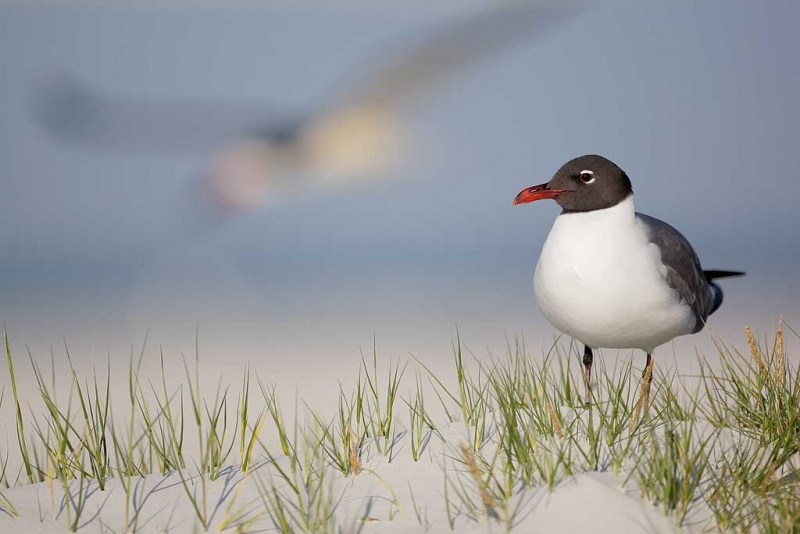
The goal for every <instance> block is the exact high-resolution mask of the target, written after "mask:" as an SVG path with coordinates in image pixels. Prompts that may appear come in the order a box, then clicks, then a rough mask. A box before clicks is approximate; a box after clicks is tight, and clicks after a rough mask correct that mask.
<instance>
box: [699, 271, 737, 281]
mask: <svg viewBox="0 0 800 534" xmlns="http://www.w3.org/2000/svg"><path fill="white" fill-rule="evenodd" d="M703 275H704V276H705V277H706V280H715V279H717V278H733V277H734V276H744V275H745V273H744V272H743V271H719V270H711V271H703Z"/></svg>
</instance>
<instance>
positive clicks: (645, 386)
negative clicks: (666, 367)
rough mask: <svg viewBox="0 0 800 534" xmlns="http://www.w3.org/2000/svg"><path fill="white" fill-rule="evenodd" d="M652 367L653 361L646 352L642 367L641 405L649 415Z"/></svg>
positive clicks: (650, 355) (651, 356)
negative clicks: (645, 359)
mask: <svg viewBox="0 0 800 534" xmlns="http://www.w3.org/2000/svg"><path fill="white" fill-rule="evenodd" d="M654 365H655V360H653V355H652V354H650V353H649V352H648V353H647V363H646V364H645V366H644V371H642V392H643V393H644V395H643V404H644V409H645V414H649V410H650V384H651V383H652V382H653V366H654Z"/></svg>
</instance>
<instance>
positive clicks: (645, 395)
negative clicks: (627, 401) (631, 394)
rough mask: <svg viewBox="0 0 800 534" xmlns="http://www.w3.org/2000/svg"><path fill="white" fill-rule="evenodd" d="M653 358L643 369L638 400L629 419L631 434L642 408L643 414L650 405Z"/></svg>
mask: <svg viewBox="0 0 800 534" xmlns="http://www.w3.org/2000/svg"><path fill="white" fill-rule="evenodd" d="M655 361H656V359H655V358H650V363H648V365H647V367H645V369H644V375H643V376H642V387H641V389H640V390H639V399H638V400H637V401H636V407H634V409H633V417H631V422H630V427H629V429H628V431H629V432H631V433H633V430H634V429H635V428H636V424H637V423H638V422H639V415H640V414H641V413H642V408H644V410H645V412H647V410H648V409H649V406H648V405H649V404H650V378H651V377H652V376H653V367H654V366H655Z"/></svg>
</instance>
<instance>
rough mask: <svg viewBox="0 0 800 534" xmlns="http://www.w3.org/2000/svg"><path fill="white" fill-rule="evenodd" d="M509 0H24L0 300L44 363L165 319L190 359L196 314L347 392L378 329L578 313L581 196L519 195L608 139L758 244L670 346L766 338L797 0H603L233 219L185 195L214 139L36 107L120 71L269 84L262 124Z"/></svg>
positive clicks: (90, 354) (777, 281)
mask: <svg viewBox="0 0 800 534" xmlns="http://www.w3.org/2000/svg"><path fill="white" fill-rule="evenodd" d="M487 5H488V3H487V2H481V1H477V0H469V1H458V2H437V3H435V4H433V5H432V4H431V3H430V2H417V1H411V2H403V3H402V4H400V3H396V2H381V3H378V4H375V3H372V2H348V3H343V4H337V5H336V6H333V5H329V4H327V3H322V2H300V3H297V2H289V1H276V2H270V3H256V2H239V1H234V2H230V3H226V4H225V6H223V5H221V4H216V3H210V2H201V3H200V4H195V3H188V2H172V3H160V2H159V3H157V2H145V3H143V4H141V3H137V4H136V5H134V4H133V3H128V2H121V1H120V2H112V3H110V4H101V3H95V2H76V3H72V4H66V3H64V4H62V3H57V2H42V3H39V2H11V3H7V4H4V5H2V6H0V72H1V73H2V75H0V228H1V229H2V231H0V319H1V320H3V321H4V323H5V328H6V330H7V332H8V335H9V339H10V347H11V351H12V353H13V354H15V355H16V356H18V357H19V358H20V359H21V362H22V363H21V364H20V365H21V367H22V369H21V370H20V371H19V373H20V377H21V378H20V380H31V379H32V374H31V373H30V370H29V369H25V365H24V363H25V359H26V358H27V351H28V350H29V351H30V353H31V355H32V356H33V357H34V358H35V359H36V360H37V361H41V362H45V363H48V362H49V361H50V359H51V353H52V355H53V361H54V362H55V366H56V368H57V369H66V352H65V345H66V346H67V347H68V348H69V352H70V355H71V357H72V358H73V361H74V364H75V366H76V367H77V368H78V369H79V370H81V371H86V372H91V366H92V364H93V362H99V364H102V365H103V366H104V365H105V362H106V361H108V362H110V364H111V366H112V369H114V370H115V372H119V373H120V375H119V376H121V377H123V378H124V372H125V370H126V368H127V365H128V361H129V356H130V354H131V351H132V350H133V352H134V353H135V354H138V351H139V350H140V348H141V346H142V344H143V341H144V339H145V337H146V338H147V345H146V350H145V354H146V357H145V360H144V366H145V370H146V371H148V372H152V373H154V374H155V375H157V374H158V373H159V355H160V354H162V353H163V355H164V359H165V361H166V362H167V366H168V367H169V368H170V369H174V370H175V372H177V373H179V375H181V376H179V378H181V377H182V363H181V353H184V354H186V355H187V356H190V357H193V354H194V350H195V335H196V334H198V333H199V348H200V360H201V362H202V365H203V373H204V374H203V380H204V381H207V382H208V383H209V384H211V385H212V386H213V385H214V384H216V383H217V381H218V380H220V379H222V380H223V382H234V383H236V382H238V381H239V380H240V379H241V373H242V371H243V369H244V366H245V365H246V364H247V363H248V362H249V363H250V365H251V369H252V370H253V371H254V372H257V373H258V375H259V376H260V377H262V378H263V379H264V380H265V381H266V382H268V383H274V384H278V388H279V390H280V391H281V392H285V393H286V394H287V395H288V397H289V398H291V397H292V396H293V395H294V394H295V393H298V394H299V395H300V396H302V397H304V398H311V399H317V402H319V403H324V402H325V401H324V399H327V398H335V396H336V395H337V393H338V390H339V383H338V380H352V379H353V378H354V376H355V375H356V374H357V372H358V367H359V364H360V362H361V355H360V351H361V350H363V351H364V353H365V354H366V355H367V356H368V357H370V355H371V354H372V350H373V342H374V343H375V346H377V350H378V354H379V357H380V359H381V361H389V360H393V361H398V360H401V361H402V360H405V359H407V358H409V355H410V354H413V355H414V356H416V357H417V358H419V359H421V360H422V361H424V362H425V363H426V364H427V365H429V366H430V367H431V368H432V369H434V370H444V369H450V368H451V367H452V365H451V364H452V343H453V340H454V339H455V338H456V335H457V334H458V336H460V339H461V340H462V342H463V343H464V345H465V346H466V347H467V348H468V349H469V350H470V351H472V352H473V353H474V354H475V355H476V356H477V357H478V358H479V359H480V358H488V356H489V354H493V355H501V354H502V353H503V352H504V351H505V349H506V343H507V340H509V339H510V340H511V342H512V343H513V341H514V339H515V338H516V337H524V339H525V342H526V344H527V347H528V349H529V350H530V351H532V352H538V349H539V348H540V347H541V348H543V349H546V348H547V347H549V346H550V345H551V344H552V342H553V340H554V339H555V338H556V336H557V335H558V333H557V332H556V331H555V330H554V329H553V328H552V327H551V326H550V325H548V324H547V323H546V321H545V320H544V319H543V317H542V316H541V314H540V313H539V311H538V309H537V307H536V303H535V300H534V297H533V289H532V276H533V269H534V266H535V263H536V260H537V258H538V254H539V251H540V249H541V246H542V244H543V242H544V239H545V238H546V236H547V233H548V232H549V229H550V226H551V224H552V221H553V219H554V218H555V216H556V215H557V214H558V209H557V206H556V205H555V204H551V205H547V204H544V205H540V204H537V205H535V206H524V207H512V206H511V201H512V200H513V198H514V196H515V195H516V194H517V192H518V191H519V190H521V189H522V188H524V187H526V186H529V185H533V184H537V183H541V182H545V181H547V180H549V178H550V177H551V176H552V174H553V173H554V172H555V171H556V170H557V169H558V168H559V167H560V166H561V164H562V163H564V162H565V161H567V160H568V159H570V158H572V157H575V156H577V155H581V154H585V153H598V154H602V155H604V156H606V157H608V158H610V159H611V160H613V161H615V162H616V163H618V164H619V165H620V166H621V167H622V168H623V169H625V171H626V172H627V173H628V175H629V176H630V177H631V179H632V182H633V187H634V192H635V195H636V196H635V198H636V205H637V209H638V210H639V211H642V212H644V213H648V214H650V215H653V216H655V217H658V218H661V219H663V220H665V221H668V222H669V223H670V224H672V225H673V226H675V227H676V228H678V229H679V230H680V231H681V232H682V233H683V234H684V235H685V236H686V237H687V238H688V239H689V240H690V242H691V243H692V244H693V246H694V247H695V249H696V250H697V252H698V255H699V257H700V259H701V261H702V263H703V266H704V267H705V268H707V269H715V268H716V269H735V270H743V271H746V272H747V276H746V277H744V278H739V279H731V280H725V281H723V283H722V285H723V288H724V291H725V303H724V305H723V306H722V308H721V309H720V310H719V311H718V312H717V313H716V314H715V315H714V316H713V317H712V318H711V319H710V321H709V324H708V328H707V329H706V330H704V331H703V332H701V333H700V334H698V335H694V336H689V337H684V338H680V339H678V340H675V341H674V343H672V344H670V345H667V346H664V347H661V348H660V349H659V350H658V351H657V352H656V358H657V361H658V362H660V363H661V362H666V363H665V365H667V366H677V367H678V368H679V369H682V370H683V371H684V372H686V373H691V372H692V370H693V369H696V362H697V355H698V354H699V353H700V354H704V353H713V352H714V343H713V338H712V334H716V335H719V336H721V337H722V338H723V339H725V340H727V341H729V342H731V343H733V344H738V345H739V346H744V345H745V341H744V334H743V328H744V326H745V325H750V326H751V327H752V328H753V329H754V331H756V332H760V333H762V334H766V333H768V332H772V331H773V330H774V328H775V325H776V324H777V322H778V319H779V317H781V316H782V317H783V319H784V321H785V322H786V324H788V325H790V326H794V327H795V328H797V327H798V326H800V283H797V265H798V262H799V261H800V217H798V213H797V202H798V199H799V198H800V152H799V151H798V150H797V140H798V134H797V125H798V124H800V103H798V99H797V95H798V92H800V68H798V63H797V57H798V54H799V53H800V42H798V40H799V39H800V37H798V32H797V31H796V21H797V20H798V19H800V4H798V3H796V2H791V1H789V0H786V1H775V2H769V3H766V4H756V3H753V2H727V1H721V0H714V1H706V2H702V3H697V2H690V1H678V2H669V3H647V4H644V3H631V2H613V1H609V2H596V3H589V4H584V7H581V8H580V9H576V14H575V15H574V16H570V17H567V18H566V19H565V20H564V21H563V22H562V23H560V24H558V25H557V26H556V27H553V28H552V29H551V30H550V31H548V32H546V33H545V34H544V35H542V36H541V37H536V38H532V39H530V41H526V39H524V38H522V39H519V40H518V41H516V42H515V43H514V44H513V46H509V47H508V49H507V50H502V51H497V52H496V53H493V54H492V55H491V57H489V58H487V59H484V60H482V61H480V62H476V63H475V65H468V66H466V67H465V68H463V69H462V70H460V71H458V72H457V73H454V74H453V75H451V76H448V77H447V78H446V79H445V80H443V81H442V83H440V84H439V85H438V86H437V87H435V88H432V89H431V90H430V91H426V92H425V93H424V94H423V95H420V96H419V97H418V98H414V99H413V100H412V101H411V102H409V103H408V104H407V105H405V106H404V107H403V108H402V113H401V114H400V117H399V118H400V120H401V121H402V123H403V125H404V127H405V131H406V132H407V140H408V144H407V145H406V146H405V147H404V149H403V153H402V157H401V158H400V159H399V160H398V161H397V162H395V163H393V164H392V165H390V166H389V167H388V168H386V169H384V170H382V171H380V172H375V173H374V174H372V175H370V176H369V177H368V178H369V179H367V180H362V181H360V182H358V183H352V184H346V185H343V186H341V187H337V186H336V185H335V184H334V185H332V186H331V185H327V186H325V187H317V186H316V185H315V182H314V181H313V180H311V181H310V182H309V184H308V185H307V186H306V187H303V188H301V189H298V190H297V191H294V192H292V193H291V194H286V195H281V196H280V197H276V198H267V199H266V201H265V202H264V203H263V204H259V205H258V206H256V207H255V208H254V209H251V210H249V211H246V212H243V213H240V214H237V216H235V217H231V218H230V219H227V220H225V221H224V223H223V224H219V225H214V226H213V228H210V227H207V226H202V225H200V226H202V228H200V227H198V228H194V227H193V226H192V225H193V224H195V223H194V222H193V220H191V219H186V218H185V210H183V209H182V207H183V206H184V205H185V202H186V201H187V198H190V197H191V192H190V190H191V187H192V184H194V183H195V182H194V181H195V180H196V179H197V178H198V176H202V175H203V173H205V172H207V171H208V168H209V166H210V165H212V163H213V161H214V158H215V157H216V156H217V155H218V152H217V151H215V150H212V151H208V152H204V153H194V154H186V153H183V154H176V153H173V151H172V150H170V147H171V145H170V143H169V142H166V144H165V150H164V152H163V153H159V152H158V151H137V150H135V149H131V150H117V149H110V148H107V147H103V146H92V145H91V144H82V143H73V142H69V141H65V140H64V139H63V138H60V137H59V136H58V135H53V132H50V131H48V130H47V128H46V127H44V126H43V125H42V123H41V121H38V120H37V117H36V112H35V111H36V105H35V103H36V95H37V94H38V93H37V91H39V90H40V89H41V88H42V87H46V86H47V83H49V82H48V80H52V79H58V77H59V76H66V77H70V78H71V79H75V80H78V81H79V82H80V83H81V84H83V85H85V86H86V87H88V88H91V90H92V91H97V92H98V94H104V95H114V96H118V97H128V98H140V99H141V98H144V99H148V98H150V99H155V100H159V99H167V100H170V99H171V100H173V101H176V102H207V103H208V108H207V109H212V108H213V105H214V104H213V103H214V102H234V103H245V105H248V106H249V105H252V106H253V109H254V110H258V111H259V112H260V111H261V109H262V108H261V107H260V106H263V113H264V115H263V116H256V115H254V116H253V120H252V122H249V123H247V124H243V127H246V128H247V127H258V126H259V124H262V123H263V124H270V123H271V121H272V120H273V116H272V115H271V114H272V113H274V110H279V111H280V113H283V112H286V111H292V112H294V111H297V112H298V113H301V114H302V113H308V112H310V111H311V110H314V109H315V108H316V106H318V104H319V103H320V102H324V101H326V99H328V98H329V97H330V95H331V94H334V93H336V92H338V93H342V92H343V93H344V94H345V95H346V94H347V91H348V89H347V88H348V87H357V86H358V85H357V81H356V80H358V79H359V76H362V75H367V74H368V73H369V72H371V71H372V70H374V69H376V68H379V67H380V66H381V65H382V61H383V59H384V58H385V57H389V56H390V54H393V53H395V51H397V50H399V51H402V50H403V48H404V47H408V46H412V45H413V44H414V43H418V42H420V40H421V39H423V38H424V37H425V36H428V35H432V34H435V33H436V32H437V31H439V30H440V29H441V28H443V27H447V26H448V25H449V24H453V23H455V22H457V21H458V20H459V19H460V18H461V17H466V16H470V15H471V14H475V13H477V12H479V11H480V10H482V9H487ZM75 109H76V110H77V111H76V113H79V112H80V108H79V107H78V106H77V105H76V108H75ZM197 109H198V121H200V124H206V123H210V124H211V126H213V120H211V121H207V120H205V119H204V118H203V117H204V116H205V112H204V109H206V108H204V106H199V107H198V108H197ZM212 115H213V114H212ZM204 127H205V126H201V128H204ZM153 128H154V130H157V129H158V128H159V126H158V124H155V123H154V124H153ZM187 136H191V134H190V132H187ZM177 137H178V138H179V137H180V132H177ZM223 137H224V136H223ZM168 141H169V140H168ZM176 144H180V143H179V139H176ZM224 146H225V143H224V142H223V143H221V145H220V148H219V150H223V149H224ZM198 224H199V223H198ZM792 343H794V341H791V340H788V339H787V344H790V347H791V344H792ZM51 351H52V352H51ZM603 354H604V357H605V358H606V360H607V361H613V360H614V359H615V358H617V357H618V356H619V357H624V358H630V357H634V358H636V360H635V361H636V365H637V366H642V365H643V363H644V362H643V360H644V355H642V354H638V353H633V352H632V351H619V352H617V351H605V352H604V353H603ZM0 377H2V379H3V381H4V382H3V383H4V384H5V383H7V375H6V370H5V369H3V370H0ZM27 384H29V385H30V384H31V383H30V382H27ZM212 391H213V390H212ZM21 394H22V396H23V398H25V397H26V396H36V395H37V392H36V391H35V389H34V388H33V387H30V388H25V387H23V391H22V392H21ZM31 398H32V397H31ZM7 408H8V407H7V406H6V407H4V409H3V414H2V421H3V422H4V425H5V427H6V434H8V435H9V436H10V437H13V428H14V427H13V424H14V423H13V413H12V412H11V410H9V409H7Z"/></svg>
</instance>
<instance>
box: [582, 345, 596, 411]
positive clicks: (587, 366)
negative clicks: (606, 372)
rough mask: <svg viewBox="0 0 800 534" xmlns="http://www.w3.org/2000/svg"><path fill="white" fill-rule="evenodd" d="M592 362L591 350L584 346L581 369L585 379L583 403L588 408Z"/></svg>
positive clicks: (590, 397) (590, 396) (590, 395)
mask: <svg viewBox="0 0 800 534" xmlns="http://www.w3.org/2000/svg"><path fill="white" fill-rule="evenodd" d="M593 361H594V355H593V354H592V349H591V348H589V345H584V350H583V369H584V375H585V376H584V378H585V379H586V397H584V402H585V403H586V406H589V402H590V401H591V399H592V386H591V384H592V362H593Z"/></svg>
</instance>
